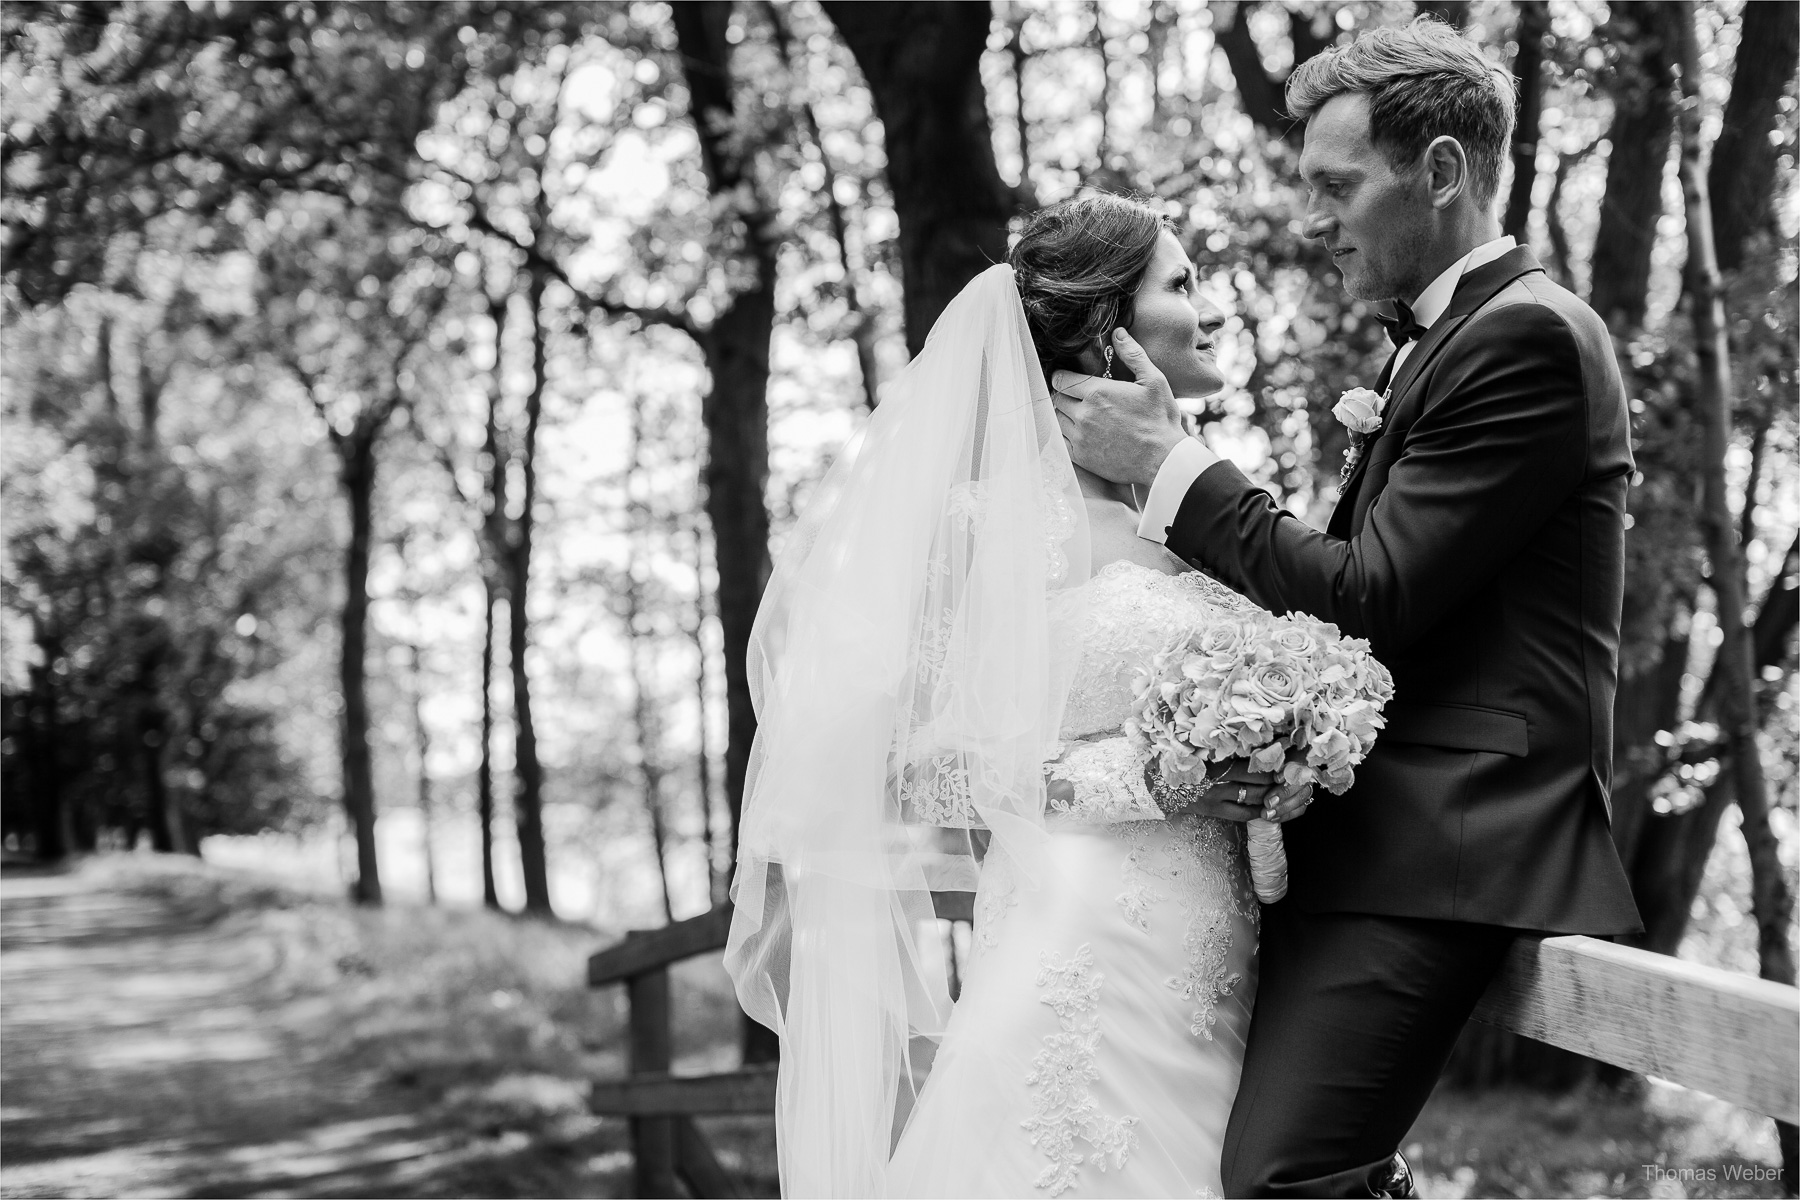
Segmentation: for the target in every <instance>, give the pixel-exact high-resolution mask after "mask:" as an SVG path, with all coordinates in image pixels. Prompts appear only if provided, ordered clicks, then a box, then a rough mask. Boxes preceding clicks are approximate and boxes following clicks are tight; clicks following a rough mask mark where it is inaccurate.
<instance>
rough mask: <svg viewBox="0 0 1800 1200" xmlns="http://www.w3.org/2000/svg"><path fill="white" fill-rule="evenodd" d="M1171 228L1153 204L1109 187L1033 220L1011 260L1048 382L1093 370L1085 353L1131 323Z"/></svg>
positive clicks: (1047, 210) (1052, 208)
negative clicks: (1056, 374)
mask: <svg viewBox="0 0 1800 1200" xmlns="http://www.w3.org/2000/svg"><path fill="white" fill-rule="evenodd" d="M1167 228H1169V222H1168V219H1167V218H1166V217H1164V216H1163V215H1162V214H1161V213H1159V212H1157V211H1156V210H1155V209H1153V208H1151V207H1150V206H1149V205H1147V204H1143V203H1141V202H1139V201H1137V200H1131V199H1127V198H1126V197H1124V196H1114V195H1109V194H1107V193H1104V192H1095V193H1091V194H1089V195H1086V196H1077V197H1075V198H1073V199H1070V200H1063V201H1060V202H1059V203H1056V204H1052V205H1050V206H1049V207H1047V208H1041V209H1039V210H1038V211H1037V212H1035V213H1033V214H1032V215H1031V217H1030V219H1029V220H1027V221H1026V222H1025V228H1024V230H1023V232H1021V233H1020V235H1019V240H1018V243H1017V244H1016V245H1014V246H1013V248H1012V253H1010V254H1008V255H1007V256H1006V261H1007V262H1008V263H1009V264H1011V266H1012V269H1013V275H1014V277H1015V278H1016V280H1017V281H1018V286H1019V298H1020V299H1021V300H1022V301H1024V304H1025V321H1026V324H1027V325H1028V326H1030V328H1031V341H1032V344H1033V345H1034V346H1036V347H1037V353H1038V362H1039V363H1040V364H1041V365H1042V366H1043V368H1044V378H1045V380H1046V381H1048V380H1049V378H1050V375H1051V373H1052V372H1053V371H1057V370H1060V369H1067V370H1072V371H1082V372H1084V373H1086V372H1088V371H1089V367H1087V366H1083V365H1082V364H1081V362H1080V361H1079V358H1080V355H1081V352H1082V351H1084V350H1093V351H1095V352H1096V353H1098V351H1099V348H1100V347H1101V346H1103V345H1105V344H1106V339H1107V336H1108V335H1109V334H1111V333H1112V330H1113V327H1114V326H1117V325H1129V324H1131V310H1132V297H1133V296H1134V295H1136V293H1137V289H1138V285H1139V284H1141V283H1142V282H1143V280H1144V272H1145V270H1147V269H1148V268H1149V266H1150V259H1151V257H1152V255H1154V253H1155V252H1156V241H1157V238H1158V237H1159V236H1160V235H1161V234H1162V231H1163V230H1165V229H1167ZM1090 365H1091V364H1090Z"/></svg>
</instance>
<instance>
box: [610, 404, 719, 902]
mask: <svg viewBox="0 0 1800 1200" xmlns="http://www.w3.org/2000/svg"><path fill="white" fill-rule="evenodd" d="M644 404H645V399H644V397H643V396H638V397H636V398H635V399H634V400H633V402H632V406H631V426H630V431H629V433H628V435H627V436H628V439H629V440H628V442H627V445H626V452H625V464H626V466H625V508H626V513H627V530H626V536H627V538H628V540H629V543H630V546H631V551H632V552H631V557H630V561H629V562H627V563H626V565H625V654H626V659H625V661H626V664H627V669H628V670H629V672H630V674H631V723H632V729H633V731H634V732H635V733H636V734H637V750H638V778H639V781H640V782H641V783H642V784H643V788H644V812H645V813H646V814H647V815H648V816H649V818H650V843H651V847H652V850H653V851H654V853H655V855H656V878H657V882H658V883H660V884H661V886H662V906H663V923H664V924H673V923H674V921H675V900H674V897H673V895H672V894H671V893H670V890H669V836H668V830H667V828H666V826H665V822H664V813H663V796H662V790H663V789H662V783H663V769H662V729H661V722H659V721H658V720H657V719H656V699H655V697H654V696H653V695H652V692H651V683H650V681H651V679H652V678H653V677H654V676H655V674H656V670H655V667H656V660H655V656H654V655H651V656H650V661H649V663H648V664H646V663H645V661H644V659H645V654H644V651H645V645H644V642H645V633H644V628H643V617H644V585H643V583H642V582H641V581H640V580H639V579H638V574H637V564H638V563H639V562H648V560H649V556H650V555H649V550H650V547H649V536H648V535H649V532H650V530H649V526H650V512H649V506H648V505H647V504H645V503H644V502H643V501H641V500H639V499H638V497H637V486H638V483H639V479H640V474H641V471H642V468H643V451H644ZM701 721H702V724H704V723H705V717H704V715H703V716H702V718H701Z"/></svg>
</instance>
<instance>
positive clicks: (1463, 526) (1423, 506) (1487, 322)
mask: <svg viewBox="0 0 1800 1200" xmlns="http://www.w3.org/2000/svg"><path fill="white" fill-rule="evenodd" d="M1465 347H1466V349H1465ZM1444 354H1445V355H1446V358H1445V359H1444V360H1443V361H1441V362H1440V363H1439V364H1438V365H1437V366H1436V367H1435V368H1434V373H1435V378H1434V379H1433V380H1432V381H1431V392H1432V397H1431V398H1430V399H1428V401H1427V406H1426V408H1425V411H1424V412H1423V413H1422V414H1421V415H1420V416H1419V418H1418V419H1417V420H1416V421H1415V422H1414V423H1413V425H1412V427H1411V428H1410V429H1409V430H1407V431H1406V434H1405V438H1406V440H1405V443H1404V445H1403V447H1402V449H1401V451H1400V455H1399V458H1398V459H1397V460H1396V461H1395V462H1394V464H1393V466H1392V467H1391V468H1390V470H1389V472H1388V477H1387V483H1386V486H1385V487H1383V489H1382V491H1381V494H1380V495H1379V496H1377V497H1376V499H1375V502H1374V504H1373V505H1372V506H1371V507H1370V509H1369V512H1368V514H1367V518H1366V520H1365V521H1364V524H1363V528H1362V530H1361V531H1360V532H1359V533H1358V534H1357V535H1356V536H1355V537H1353V538H1351V539H1349V540H1347V541H1346V540H1343V539H1340V538H1334V537H1331V536H1329V535H1327V534H1323V533H1320V532H1318V531H1317V530H1314V529H1312V528H1311V527H1309V526H1307V525H1306V524H1305V523H1304V522H1302V521H1300V520H1299V519H1298V518H1296V517H1295V516H1293V514H1291V513H1288V512H1286V511H1284V510H1283V509H1280V508H1278V507H1277V506H1276V505H1275V504H1274V503H1273V501H1271V499H1270V498H1269V495H1268V493H1266V492H1264V491H1263V490H1262V489H1261V488H1258V487H1257V486H1256V485H1255V484H1253V483H1251V482H1250V481H1249V480H1248V479H1246V478H1245V477H1244V476H1243V474H1242V473H1241V472H1239V471H1238V470H1237V469H1236V468H1235V467H1233V466H1232V465H1231V464H1229V463H1217V464H1214V465H1213V466H1211V467H1209V468H1208V469H1207V470H1206V471H1205V472H1204V473H1203V474H1202V475H1201V476H1200V478H1199V479H1197V480H1195V481H1194V485H1193V487H1192V488H1190V489H1189V491H1188V494H1187V496H1186V498H1185V499H1184V500H1183V502H1182V505H1181V509H1180V511H1179V512H1178V513H1177V514H1176V518H1175V522H1174V524H1172V525H1171V526H1170V529H1169V539H1168V543H1167V544H1168V546H1169V548H1170V549H1171V550H1173V551H1175V553H1177V554H1179V555H1180V556H1181V557H1183V558H1185V559H1187V560H1188V561H1190V562H1194V563H1197V564H1200V565H1203V566H1204V567H1206V568H1207V569H1208V570H1210V571H1212V572H1213V573H1214V574H1215V575H1217V576H1218V577H1219V578H1221V579H1223V580H1224V581H1225V582H1226V583H1228V584H1230V585H1231V586H1233V587H1235V588H1237V589H1238V590H1239V591H1241V592H1243V593H1244V594H1245V595H1248V596H1249V597H1251V598H1252V599H1254V600H1255V601H1256V602H1257V603H1259V604H1261V605H1263V606H1264V607H1265V608H1269V609H1272V610H1273V611H1276V612H1287V611H1294V610H1298V611H1301V612H1306V613H1310V614H1311V615H1313V616H1314V617H1317V618H1320V619H1322V620H1327V621H1332V622H1334V623H1335V624H1337V625H1338V626H1339V627H1340V628H1342V629H1343V630H1344V631H1345V632H1346V633H1349V634H1351V635H1353V636H1357V637H1366V638H1368V639H1369V641H1370V642H1371V643H1372V644H1373V646H1374V648H1375V651H1376V653H1377V654H1394V653H1398V652H1401V651H1404V650H1405V649H1406V648H1407V647H1408V646H1410V645H1411V644H1412V643H1414V642H1415V641H1417V640H1418V639H1419V638H1420V637H1422V636H1423V635H1424V634H1426V633H1427V632H1428V631H1429V630H1430V629H1431V628H1432V626H1433V625H1435V624H1436V623H1437V621H1438V620H1439V619H1441V618H1442V617H1443V616H1444V615H1445V614H1446V613H1447V612H1450V611H1452V610H1454V609H1455V608H1456V607H1457V606H1458V605H1460V604H1462V603H1464V602H1465V601H1466V600H1467V599H1468V598H1469V597H1470V596H1471V595H1472V594H1474V593H1475V592H1476V591H1477V590H1479V589H1480V588H1481V587H1482V586H1483V585H1484V584H1486V583H1487V582H1488V581H1489V580H1491V579H1492V578H1493V577H1494V576H1495V575H1497V574H1498V573H1499V571H1500V569H1501V568H1502V567H1503V566H1505V564H1506V563H1507V562H1508V561H1509V560H1510V559H1511V558H1513V557H1514V556H1515V555H1516V554H1518V553H1519V551H1520V550H1521V549H1522V548H1523V547H1524V546H1525V545H1526V543H1527V542H1528V541H1529V539H1530V538H1531V537H1532V535H1533V534H1534V533H1536V532H1537V530H1538V529H1539V528H1540V527H1541V526H1542V525H1543V523H1544V522H1545V520H1547V519H1548V518H1549V516H1550V514H1551V513H1552V512H1554V511H1555V509H1556V508H1557V507H1558V506H1559V505H1560V504H1562V503H1563V501H1564V500H1565V499H1567V498H1568V496H1569V495H1570V493H1571V492H1573V491H1574V490H1575V489H1576V487H1578V486H1579V485H1580V484H1581V482H1582V478H1583V474H1584V472H1585V470H1586V463H1587V445H1586V441H1587V439H1586V429H1587V422H1586V400H1585V393H1584V389H1583V380H1582V371H1581V357H1580V352H1579V350H1578V348H1577V345H1576V341H1575V337H1574V334H1573V333H1572V332H1571V330H1570V329H1569V328H1568V326H1567V325H1566V324H1565V323H1564V321H1563V319H1562V318H1561V317H1560V316H1559V315H1557V314H1556V313H1555V312H1553V311H1552V310H1550V309H1548V308H1545V307H1542V306H1539V305H1531V304H1520V305H1512V306H1508V307H1505V308H1500V309H1496V310H1494V311H1492V312H1490V313H1485V314H1481V315H1478V316H1477V317H1475V318H1473V319H1472V320H1471V321H1470V327H1469V328H1466V329H1463V330H1460V331H1458V333H1457V336H1456V337H1455V339H1454V341H1452V342H1451V344H1450V345H1448V346H1446V347H1445V349H1444Z"/></svg>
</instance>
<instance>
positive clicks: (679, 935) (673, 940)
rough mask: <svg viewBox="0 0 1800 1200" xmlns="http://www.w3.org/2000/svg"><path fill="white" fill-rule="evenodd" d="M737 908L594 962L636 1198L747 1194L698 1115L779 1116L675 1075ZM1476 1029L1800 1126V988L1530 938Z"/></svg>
mask: <svg viewBox="0 0 1800 1200" xmlns="http://www.w3.org/2000/svg"><path fill="white" fill-rule="evenodd" d="M933 898H934V899H935V900H936V901H937V912H938V916H939V917H941V918H943V919H946V920H960V921H967V920H969V919H970V916H971V914H970V911H969V910H970V897H969V896H968V894H967V893H961V892H957V893H940V894H938V895H936V896H934V897H933ZM730 927H731V910H730V909H729V908H716V909H714V910H713V911H711V912H709V913H705V914H703V915H702V916H698V917H693V918H691V919H689V920H686V921H678V922H676V923H675V924H673V925H670V926H667V927H666V928H663V929H656V930H648V931H644V932H639V933H632V934H628V935H626V937H625V940H624V941H622V942H620V943H618V944H617V945H615V946H612V947H610V948H608V949H606V950H602V951H601V952H600V953H598V954H596V955H594V956H593V957H592V958H590V959H589V960H588V984H589V986H590V987H601V986H604V985H608V984H614V983H623V984H624V985H625V987H626V990H627V997H628V1000H629V1003H630V1010H631V1016H630V1039H631V1040H630V1070H631V1074H630V1076H629V1077H628V1078H625V1079H614V1080H601V1081H598V1082H596V1083H595V1084H594V1087H593V1091H592V1093H591V1095H590V1097H589V1106H590V1107H591V1108H592V1110H593V1111H594V1112H595V1113H598V1114H602V1115H607V1116H623V1117H629V1118H630V1119H631V1145H632V1153H633V1155H634V1156H635V1180H634V1187H633V1193H632V1194H633V1195H637V1196H674V1195H676V1194H677V1180H678V1179H679V1181H680V1183H681V1184H684V1185H685V1186H686V1189H687V1191H688V1194H690V1195H693V1196H738V1195H742V1194H743V1193H742V1190H741V1188H740V1187H739V1185H738V1183H737V1181H736V1180H735V1179H734V1178H732V1176H731V1173H730V1172H729V1171H727V1170H725V1169H724V1168H723V1167H722V1166H721V1165H720V1163H719V1161H718V1159H717V1158H716V1157H714V1155H713V1153H712V1149H711V1147H710V1146H708V1145H707V1143H706V1139H705V1138H704V1137H703V1136H702V1135H701V1133H700V1130H699V1128H698V1127H697V1126H696V1125H695V1124H694V1118H695V1117H696V1116H704V1115H710V1114H719V1113H772V1112H774V1111H775V1067H774V1066H773V1065H769V1066H751V1067H745V1068H743V1069H742V1070H738V1071H729V1072H726V1073H725V1074H722V1075H699V1076H680V1075H672V1074H670V1072H669V1066H670V1047H669V967H670V965H671V964H673V963H676V962H680V961H681V960H683V959H687V958H692V957H694V956H695V955H698V954H706V953H709V952H711V951H714V950H721V949H723V948H724V946H725V938H726V934H727V933H728V932H729V930H730ZM1474 1019H1475V1020H1477V1021H1483V1022H1486V1023H1488V1024H1490V1025H1498V1026H1500V1027H1501V1028H1503V1029H1509V1030H1511V1031H1512V1032H1514V1033H1518V1034H1523V1035H1524V1036H1526V1037H1529V1038H1535V1039H1537V1040H1538V1041H1540V1042H1548V1043H1549V1044H1550V1045H1552V1046H1560V1047H1561V1048H1563V1049H1564V1050H1572V1051H1574V1052H1576V1053H1577V1054H1585V1055H1587V1056H1588V1057H1589V1058H1595V1059H1599V1060H1600V1061H1601V1062H1606V1063H1611V1064H1613V1065H1614V1066H1618V1067H1623V1068H1625V1069H1627V1070H1630V1071H1637V1072H1641V1073H1643V1074H1647V1075H1655V1076H1657V1077H1659V1078H1662V1079H1667V1080H1669V1081H1671V1082H1673V1083H1678V1084H1681V1085H1682V1086H1683V1087H1690V1088H1694V1089H1695V1090H1697V1091H1702V1092H1708V1093H1710V1094H1712V1095H1714V1096H1717V1097H1719V1098H1720V1099H1721V1100H1728V1101H1730V1102H1731V1103H1733V1104H1736V1105H1739V1106H1741V1107H1743V1108H1747V1109H1750V1110H1752V1111H1754V1112H1759V1113H1762V1114H1764V1115H1765V1116H1769V1117H1774V1118H1776V1119H1777V1120H1781V1121H1788V1122H1800V1067H1797V1065H1796V1064H1800V990H1796V989H1794V988H1791V987H1787V986H1785V985H1783V984H1778V983H1770V982H1768V981H1766V980H1762V979H1752V978H1750V977H1749V976H1746V975H1736V974H1732V973H1731V972H1728V971H1720V970H1715V969H1714V968H1711V967H1702V966H1698V965H1696V964H1694V963H1690V962H1683V961H1682V960H1680V959H1676V958H1670V957H1668V956H1666V955H1662V954H1652V953H1650V952H1649V951H1646V950H1634V949H1632V948H1631V947H1628V946H1617V945H1614V944H1612V943H1611V942H1602V941H1596V940H1595V939H1593V938H1587V937H1549V938H1535V937H1522V938H1520V939H1519V940H1518V942H1517V943H1515V944H1514V946H1513V949H1512V954H1511V956H1510V957H1509V958H1508V959H1507V963H1506V966H1505V967H1504V968H1503V969H1502V971H1501V973H1500V976H1499V978H1498V979H1496V980H1495V981H1494V984H1493V986H1492V987H1490V988H1489V989H1488V992H1487V995H1485V996H1484V997H1482V1000H1481V1003H1480V1004H1478V1005H1477V1006H1476V1009H1475V1016H1474Z"/></svg>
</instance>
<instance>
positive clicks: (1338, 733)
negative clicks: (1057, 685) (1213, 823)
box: [1125, 611, 1394, 903]
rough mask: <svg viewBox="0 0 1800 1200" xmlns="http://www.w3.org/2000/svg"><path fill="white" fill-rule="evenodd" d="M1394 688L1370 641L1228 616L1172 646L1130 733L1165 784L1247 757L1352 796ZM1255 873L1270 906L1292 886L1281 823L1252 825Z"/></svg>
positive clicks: (1268, 618) (1149, 672)
mask: <svg viewBox="0 0 1800 1200" xmlns="http://www.w3.org/2000/svg"><path fill="white" fill-rule="evenodd" d="M1393 695H1394V681H1393V678H1392V676H1390V675H1389V674H1388V671H1387V668H1386V667H1384V666H1382V665H1381V663H1380V662H1378V661H1376V658H1375V655H1374V654H1373V653H1372V652H1371V651H1370V649H1369V643H1368V642H1366V641H1364V640H1362V639H1361V638H1351V637H1345V636H1343V634H1341V633H1340V632H1339V631H1338V628H1337V626H1335V625H1331V624H1328V623H1327V622H1324V621H1315V620H1313V619H1312V618H1310V617H1307V616H1304V615H1301V614H1295V615H1293V616H1286V617H1278V616H1276V615H1274V614H1273V613H1268V612H1262V611H1254V612H1232V613H1220V614H1219V615H1218V616H1217V618H1216V619H1214V620H1212V621H1210V622H1208V623H1207V624H1205V625H1202V626H1200V627H1198V628H1195V629H1192V630H1189V631H1188V632H1186V633H1183V634H1181V635H1180V636H1178V637H1176V638H1175V639H1174V640H1173V641H1171V642H1170V643H1169V644H1168V646H1167V647H1165V648H1164V649H1163V650H1162V651H1161V652H1160V653H1159V654H1157V655H1156V656H1155V658H1153V659H1152V660H1151V662H1150V664H1149V666H1148V667H1147V668H1146V669H1145V670H1144V671H1142V672H1141V673H1140V675H1139V677H1138V681H1137V687H1136V691H1135V696H1136V699H1137V713H1136V716H1135V717H1134V718H1133V719H1132V720H1130V721H1128V722H1126V726H1125V728H1126V733H1127V734H1128V735H1129V736H1130V737H1131V738H1132V739H1133V740H1134V741H1135V742H1136V743H1137V745H1138V746H1139V747H1140V748H1141V749H1143V750H1145V751H1147V752H1148V753H1149V754H1150V755H1151V756H1152V757H1153V758H1154V759H1155V760H1156V762H1157V766H1158V768H1159V769H1160V770H1161V772H1162V776H1163V778H1164V780H1166V781H1168V782H1170V783H1174V784H1179V783H1180V782H1181V781H1183V780H1194V779H1196V777H1203V776H1204V773H1205V768H1206V764H1208V763H1221V762H1226V761H1229V760H1231V759H1246V760H1248V761H1249V765H1250V767H1251V769H1252V770H1256V771H1262V772H1267V773H1269V774H1272V775H1275V776H1277V777H1278V778H1279V779H1280V781H1281V782H1282V783H1284V784H1287V785H1289V786H1292V785H1294V784H1299V783H1312V784H1315V785H1318V786H1320V787H1323V788H1324V789H1325V790H1326V791H1328V792H1330V793H1332V794H1333V795H1342V794H1343V793H1344V792H1345V791H1347V790H1349V787H1350V785H1351V784H1352V783H1353V782H1354V781H1355V779H1356V771H1355V768H1356V767H1357V765H1358V764H1360V763H1361V762H1362V761H1363V759H1364V758H1366V757H1367V756H1368V753H1369V750H1370V748H1371V747H1373V746H1374V744H1375V735H1376V734H1377V733H1379V732H1380V731H1381V729H1382V727H1383V725H1384V724H1385V723H1386V722H1385V721H1384V719H1383V718H1382V715H1381V710H1382V708H1383V707H1384V706H1385V705H1386V704H1387V702H1388V701H1389V700H1390V699H1392V698H1393ZM1250 863H1251V875H1252V878H1253V881H1254V882H1255V884H1256V894H1257V895H1258V896H1259V897H1261V898H1262V900H1263V901H1264V902H1265V903H1269V902H1273V901H1275V900H1279V899H1280V898H1281V896H1282V895H1283V894H1284V893H1285V892H1286V890H1287V855H1286V852H1285V851H1284V850H1283V849H1282V846H1281V827H1280V826H1279V825H1276V824H1275V823H1274V822H1272V821H1264V820H1260V819H1259V820H1254V821H1251V822H1250Z"/></svg>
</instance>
